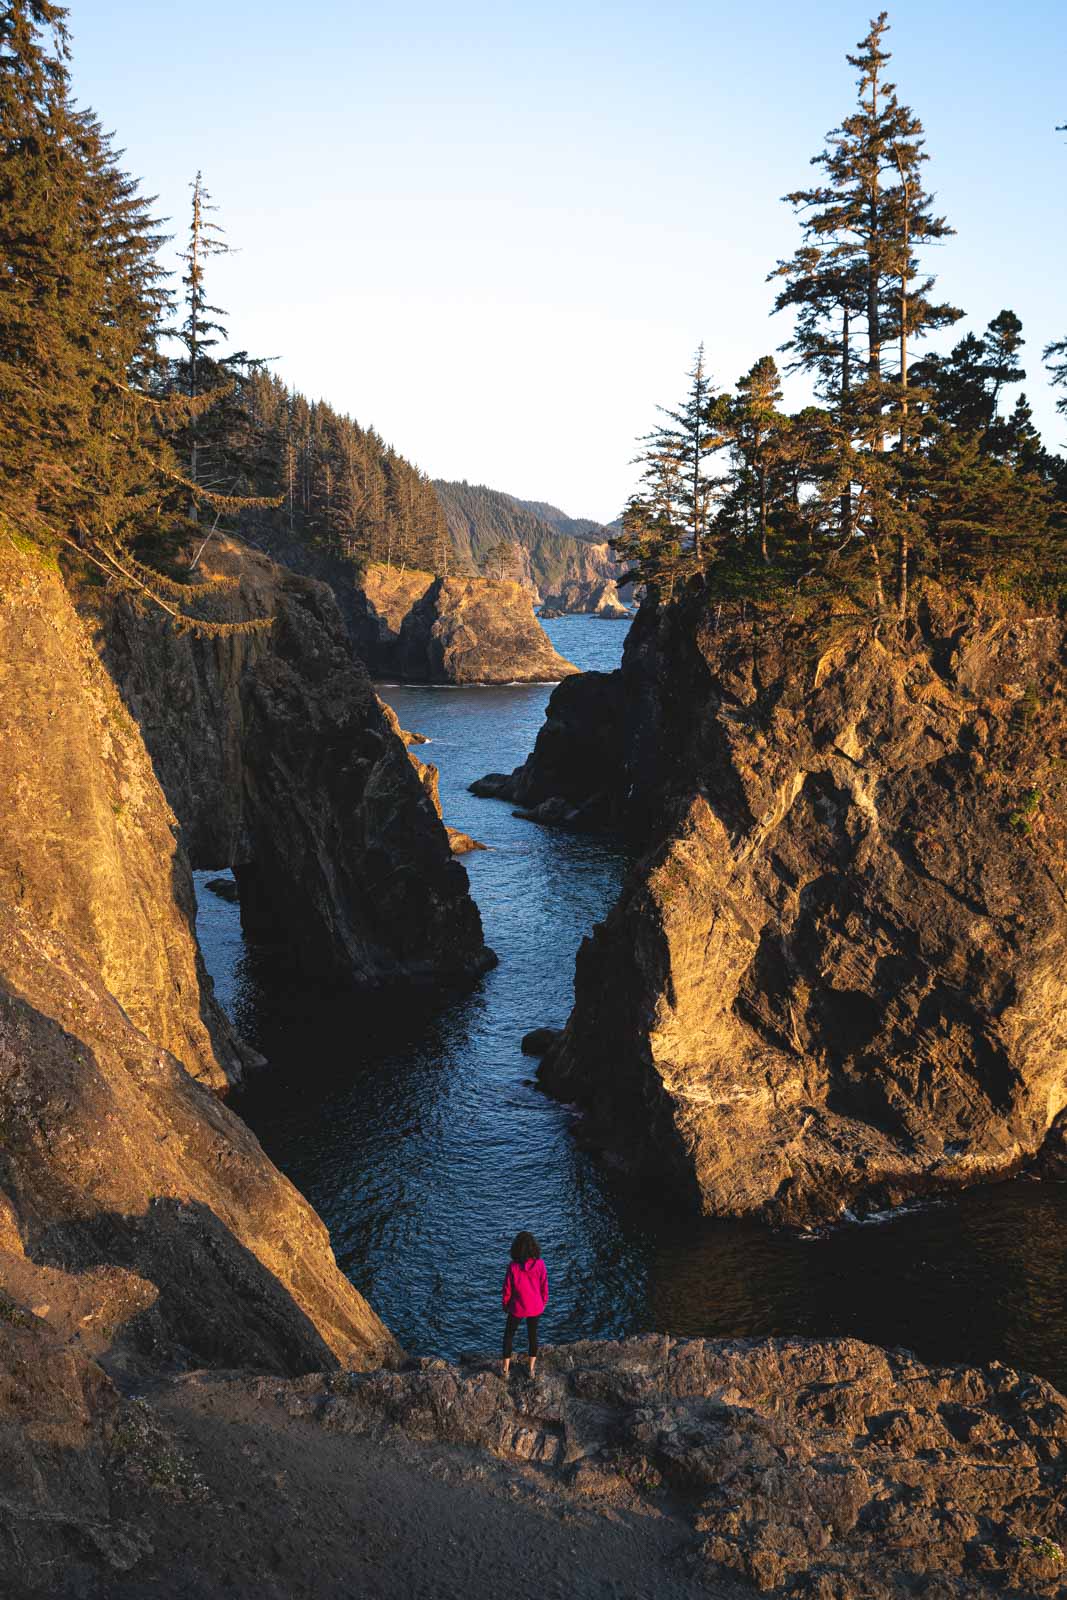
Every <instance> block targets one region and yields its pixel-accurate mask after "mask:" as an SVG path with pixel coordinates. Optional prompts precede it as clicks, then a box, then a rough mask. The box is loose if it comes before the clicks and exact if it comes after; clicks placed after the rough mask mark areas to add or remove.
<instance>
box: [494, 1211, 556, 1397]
mask: <svg viewBox="0 0 1067 1600" xmlns="http://www.w3.org/2000/svg"><path fill="white" fill-rule="evenodd" d="M501 1304H502V1305H503V1307H504V1310H505V1311H506V1312H507V1314H508V1320H507V1322H506V1323H505V1324H504V1377H505V1378H506V1377H507V1375H508V1372H509V1371H510V1370H511V1347H512V1345H513V1344H514V1343H515V1329H516V1328H517V1327H518V1326H519V1323H520V1322H522V1321H523V1320H524V1319H525V1322H526V1338H527V1340H528V1341H529V1345H530V1377H531V1378H533V1377H535V1376H536V1373H537V1323H538V1319H539V1317H540V1315H541V1313H542V1311H543V1310H544V1309H545V1307H546V1306H547V1304H548V1272H547V1270H546V1268H545V1264H544V1262H543V1261H542V1260H541V1246H540V1245H539V1244H538V1242H537V1240H536V1239H535V1238H534V1236H533V1234H532V1233H517V1234H516V1235H515V1238H514V1240H513V1241H512V1245H511V1260H510V1262H509V1263H508V1270H507V1272H506V1273H505V1274H504V1293H503V1295H502V1296H501Z"/></svg>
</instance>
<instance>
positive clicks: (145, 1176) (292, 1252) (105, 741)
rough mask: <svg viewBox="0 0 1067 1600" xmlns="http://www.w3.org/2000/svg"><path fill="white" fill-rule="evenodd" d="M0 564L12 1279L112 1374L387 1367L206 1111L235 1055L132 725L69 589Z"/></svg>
mask: <svg viewBox="0 0 1067 1600" xmlns="http://www.w3.org/2000/svg"><path fill="white" fill-rule="evenodd" d="M7 550H8V553H7V554H4V553H2V552H0V666H2V672H3V678H2V682H0V696H2V704H3V710H4V717H5V725H4V738H3V742H2V758H0V759H2V761H3V764H4V765H3V780H4V781H3V792H4V802H5V803H4V805H3V807H0V884H2V894H0V1284H3V1285H6V1286H7V1288H8V1289H9V1291H10V1292H11V1293H12V1294H13V1295H14V1296H15V1298H16V1299H17V1300H19V1301H21V1302H22V1303H24V1304H25V1305H28V1306H30V1307H33V1308H36V1309H38V1310H39V1311H40V1314H41V1316H42V1317H44V1318H45V1319H46V1320H47V1321H48V1322H49V1324H50V1326H51V1327H52V1328H53V1330H54V1331H55V1332H56V1333H57V1334H59V1335H60V1336H61V1337H63V1338H65V1339H68V1340H75V1341H77V1344H78V1346H79V1348H82V1349H88V1350H91V1351H92V1352H93V1353H96V1354H100V1355H104V1354H107V1355H108V1356H109V1358H110V1359H112V1360H114V1361H116V1362H121V1361H123V1360H131V1361H146V1360H150V1361H151V1362H152V1363H153V1364H175V1363H177V1364H183V1363H188V1362H191V1363H193V1364H196V1365H225V1366H234V1365H242V1366H243V1365H245V1364H246V1363H250V1364H252V1365H253V1366H256V1367H259V1368H261V1369H264V1370H267V1371H274V1372H299V1371H308V1370H311V1369H313V1368H318V1367H321V1366H322V1365H323V1364H324V1363H325V1364H327V1365H332V1364H333V1363H334V1362H336V1361H337V1360H343V1361H344V1362H345V1363H346V1364H347V1363H349V1362H353V1363H355V1364H357V1365H358V1364H363V1363H365V1362H367V1361H371V1360H374V1359H376V1358H377V1357H378V1356H379V1355H380V1354H381V1353H382V1352H383V1351H385V1350H389V1349H391V1348H392V1347H393V1345H392V1340H391V1338H390V1336H389V1334H388V1333H387V1331H386V1330H385V1328H384V1327H383V1326H382V1324H381V1323H380V1322H379V1320H378V1318H377V1317H376V1316H375V1315H374V1313H373V1312H372V1311H371V1310H370V1308H369V1306H368V1305H367V1304H366V1302H365V1301H364V1300H363V1298H362V1297H361V1296H360V1295H359V1294H358V1293H357V1292H356V1290H355V1289H353V1288H352V1286H351V1285H350V1284H349V1283H348V1282H347V1280H346V1279H345V1278H344V1277H343V1276H342V1275H341V1273H340V1272H339V1271H338V1269H337V1266H336V1263H335V1262H334V1258H333V1254H332V1252H331V1250H330V1245H329V1239H328V1237H327V1234H326V1229H325V1228H324V1226H323V1224H322V1223H321V1222H320V1221H319V1219H318V1217H317V1216H316V1215H315V1213H314V1212H313V1211H312V1210H311V1208H310V1206H308V1205H307V1203H306V1202H305V1201H304V1200H303V1199H302V1198H301V1196H300V1195H299V1194H298V1193H297V1192H296V1190H295V1189H294V1188H293V1187H292V1185H291V1184H289V1183H288V1181H287V1180H286V1179H285V1178H283V1177H282V1175H281V1174H280V1173H279V1172H278V1171H277V1170H276V1169H275V1168H274V1167H273V1166H272V1165H271V1163H270V1162H269V1161H268V1160H267V1158H266V1156H265V1155H264V1154H263V1151H262V1150H261V1148H260V1146H259V1144H258V1142H257V1140H256V1139H255V1138H254V1136H253V1135H252V1134H251V1133H250V1132H249V1130H248V1129H247V1128H246V1127H245V1126H244V1124H243V1123H242V1122H240V1121H239V1119H238V1118H237V1117H235V1116H234V1115H233V1114H232V1113H231V1112H230V1111H229V1110H227V1108H226V1107H225V1106H224V1105H223V1104H222V1103H221V1102H220V1101H219V1099H218V1097H217V1095H216V1094H215V1093H214V1092H212V1090H213V1088H217V1087H221V1086H224V1085H225V1083H226V1082H227V1079H228V1078H229V1077H230V1076H232V1059H233V1053H234V1050H235V1044H234V1041H233V1039H232V1036H231V1035H230V1033H229V1031H228V1029H227V1028H226V1026H225V1023H224V1020H223V1019H222V1018H221V1014H220V1013H218V1012H217V1010H216V1008H215V1006H214V1002H213V1001H212V999H211V997H210V991H209V989H208V988H207V987H206V983H205V980H204V977H203V974H202V972H201V971H200V970H199V968H198V964H197V958H196V946H195V942H194V939H193V934H192V926H191V894H190V884H189V868H188V864H187V861H186V859H185V856H184V853H183V851H182V850H181V847H180V845H179V844H178V843H177V842H176V840H175V837H174V832H173V821H174V819H173V816H172V813H171V812H170V809H169V807H168V805H167V803H166V801H165V799H164V796H163V794H162V791H161V789H160V787H159V785H158V783H157V781H156V779H155V776H154V774H153V771H152V766H151V763H150V761H149V758H148V755H147V752H146V750H145V748H144V745H143V744H142V742H141V740H140V737H139V734H138V731H137V728H136V726H135V724H134V722H133V720H132V718H131V717H130V715H129V713H128V712H127V710H126V709H125V707H124V706H123V704H122V702H121V700H120V698H119V696H118V694H117V693H116V691H115V689H114V686H113V685H112V684H111V683H110V681H109V680H108V678H107V676H106V674H105V672H104V670H103V668H102V666H101V664H100V662H99V660H98V658H97V656H96V653H95V651H94V650H93V649H92V647H91V645H90V644H89V641H88V639H87V637H86V634H85V630H84V627H83V625H82V623H81V621H80V619H79V617H78V616H77V615H76V613H75V611H74V608H73V606H72V605H71V603H70V600H69V598H68V595H67V592H66V589H65V587H64V585H63V582H62V580H61V578H60V576H59V573H58V572H57V571H55V570H54V569H50V568H49V567H48V566H46V565H44V564H43V563H42V562H41V560H40V558H39V557H38V556H36V555H34V554H32V553H26V554H18V553H16V552H14V551H13V550H12V548H11V547H10V546H8V547H7ZM405 766H406V763H405ZM216 1040H217V1041H218V1044H217V1045H216ZM194 1074H195V1076H194ZM198 1079H199V1080H200V1081H197V1080H198ZM209 1086H211V1087H209Z"/></svg>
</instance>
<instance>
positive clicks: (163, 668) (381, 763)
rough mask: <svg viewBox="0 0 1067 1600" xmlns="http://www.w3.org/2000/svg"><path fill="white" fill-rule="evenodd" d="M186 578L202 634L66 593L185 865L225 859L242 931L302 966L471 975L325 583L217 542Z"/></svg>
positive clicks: (450, 894)
mask: <svg viewBox="0 0 1067 1600" xmlns="http://www.w3.org/2000/svg"><path fill="white" fill-rule="evenodd" d="M200 580H201V581H200V584H199V588H198V591H197V593H196V598H195V603H194V609H195V611H196V613H197V614H198V615H202V616H203V618H204V620H205V623H206V628H205V630H204V633H203V636H200V635H198V633H197V631H196V629H195V627H194V628H193V629H185V630H178V629H176V628H175V627H174V625H173V622H172V621H171V619H170V618H168V617H167V616H165V615H164V614H162V613H161V612H159V611H158V610H153V609H152V608H151V607H148V606H146V605H145V604H143V603H142V601H141V600H139V599H138V598H137V597H136V596H135V595H119V596H117V597H114V596H111V595H106V596H100V595H99V594H98V593H97V592H95V591H87V592H86V593H85V594H83V596H82V604H83V609H85V610H86V611H87V613H91V615H92V617H93V619H94V621H95V623H96V625H97V628H98V632H99V637H100V640H101V648H102V652H103V657H104V660H105V662H106V664H107V666H108V670H109V672H110V673H111V675H112V677H113V678H114V680H115V682H116V683H117V684H118V685H119V687H120V688H121V690H122V694H123V696H124V698H125V700H126V703H127V705H128V706H129V707H130V709H131V710H132V711H133V713H134V715H135V717H136V719H137V721H138V723H139V724H140V727H141V728H142V730H143V733H144V738H145V742H146V744H147V746H148V749H149V752H150V754H151V756H152V759H153V762H154V764H155V768H156V771H157V773H158V776H159V779H160V782H161V783H162V785H163V788H164V791H165V792H166V794H167V797H168V799H169V800H170V802H171V804H172V805H173V807H174V810H175V812H176V814H177V816H178V819H179V821H180V823H181V826H182V836H183V841H184V843H185V845H186V848H187V850H188V852H189V855H190V857H191V859H192V862H193V865H194V866H197V867H209V868H218V867H226V866H231V867H233V869H234V874H235V876H236V878H237V880H238V883H239V886H240V892H241V912H242V918H243V920H244V922H245V925H246V927H247V928H248V929H249V931H250V932H251V933H253V934H254V935H256V936H259V937H263V938H266V939H269V940H272V941H275V942H278V941H282V942H284V943H285V944H287V946H288V947H289V949H290V951H291V952H292V956H293V959H295V960H296V961H297V962H298V963H299V964H301V965H302V966H304V967H306V968H307V969H309V970H310V971H312V972H313V973H315V974H316V975H317V976H332V977H333V978H334V979H335V980H336V981H340V982H355V983H378V982H382V981H391V980H393V979H411V978H418V979H427V978H428V979H442V980H451V979H455V978H460V979H462V978H468V977H471V976H473V975H475V974H477V973H479V972H481V971H484V970H485V968H486V967H487V966H489V965H491V963H492V959H493V958H492V956H491V954H490V953H489V952H488V951H487V950H486V949H485V946H484V943H483V939H482V930H481V921H480V918H479V916H478V912H477V908H476V907H475V905H474V903H473V901H472V900H471V898H470V895H469V892H468V884H467V878H466V874H465V872H464V871H463V868H462V867H461V866H460V865H459V863H457V862H455V861H453V860H452V858H451V853H450V850H449V844H448V839H447V836H446V834H445V830H444V828H443V827H442V826H441V822H440V818H439V816H438V815H437V813H436V812H435V809H434V806H433V804H432V803H431V801H430V799H429V798H428V797H427V795H426V794H425V792H424V790H423V788H422V785H421V784H420V783H419V781H418V779H417V777H416V774H415V773H414V772H413V770H412V768H411V765H410V763H409V762H408V760H407V756H406V753H405V748H404V745H403V743H402V741H401V740H400V739H399V738H397V737H396V735H395V734H394V732H393V731H392V730H391V728H390V727H389V725H388V723H387V721H386V719H385V716H384V715H383V712H382V709H381V706H380V704H379V702H378V700H377V697H376V696H375V694H374V691H373V689H372V687H371V685H370V682H369V680H368V678H367V675H366V672H365V671H364V669H363V667H362V665H361V663H360V662H359V661H358V660H357V659H356V658H355V657H354V655H353V652H352V647H351V644H350V642H349V640H348V637H347V636H346V633H345V629H344V625H343V623H342V620H341V617H340V614H339V612H338V610H337V606H336V604H335V602H334V600H333V597H332V594H331V593H330V591H329V589H328V588H327V587H326V586H325V585H324V584H322V583H319V582H317V581H315V580H313V579H310V578H305V577H300V576H297V575H296V574H294V573H291V572H289V571H287V570H286V569H285V568H283V567H279V566H277V565H276V564H275V563H274V562H272V561H270V560H269V559H268V558H267V557H266V556H264V555H262V554H260V553H259V552H257V551H254V550H252V549H250V548H249V547H248V546H247V545H245V544H242V543H238V542H235V541H232V540H228V539H218V538H217V539H215V540H213V541H212V542H211V544H210V545H209V546H208V548H207V550H206V551H205V553H204V557H203V559H202V562H201V573H200ZM258 618H265V619H268V621H269V626H268V627H265V628H260V627H257V626H256V625H255V622H256V619H258Z"/></svg>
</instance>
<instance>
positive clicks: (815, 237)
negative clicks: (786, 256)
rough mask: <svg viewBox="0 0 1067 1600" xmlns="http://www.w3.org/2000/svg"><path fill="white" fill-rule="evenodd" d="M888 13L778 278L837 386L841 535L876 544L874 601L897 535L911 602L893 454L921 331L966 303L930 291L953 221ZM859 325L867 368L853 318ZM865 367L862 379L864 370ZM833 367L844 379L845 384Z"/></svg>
mask: <svg viewBox="0 0 1067 1600" xmlns="http://www.w3.org/2000/svg"><path fill="white" fill-rule="evenodd" d="M887 28H888V22H887V18H886V14H885V12H882V13H881V14H880V15H879V16H878V17H877V18H876V19H875V20H874V21H873V22H872V23H871V27H870V32H869V33H868V34H867V36H866V38H864V39H863V40H862V41H861V42H860V44H859V46H858V53H857V54H856V55H849V56H848V58H847V59H848V61H849V63H850V65H852V66H853V67H855V68H856V69H857V71H858V74H859V77H858V82H857V101H858V104H857V108H856V110H855V111H854V112H853V113H852V114H851V115H850V116H848V117H846V118H845V119H844V121H843V122H842V124H841V126H840V127H839V128H835V129H833V130H832V131H831V132H830V134H828V136H827V145H826V148H825V149H824V150H823V151H822V152H821V153H820V154H819V155H817V156H816V157H815V158H814V164H815V165H816V166H819V167H821V168H822V170H823V175H824V177H823V182H822V183H820V184H818V185H816V186H815V187H814V188H810V189H804V190H796V191H794V192H793V193H792V194H790V195H787V196H786V199H787V200H788V201H789V202H790V203H791V204H792V205H793V207H794V209H795V210H797V211H798V212H800V213H801V214H802V218H803V221H802V226H803V229H804V243H803V246H802V248H801V250H800V251H799V252H798V253H797V255H796V256H795V257H794V258H793V260H792V261H790V262H783V263H779V267H778V269H777V273H778V274H779V275H781V276H784V277H785V278H786V280H787V286H786V288H785V289H784V290H783V291H782V292H781V294H780V295H779V297H778V303H777V304H778V308H781V309H785V308H787V307H796V308H797V310H798V317H797V333H796V334H795V336H794V339H793V340H792V341H790V348H791V349H792V350H793V352H794V355H795V358H796V363H797V364H798V365H800V366H802V367H804V368H805V369H807V370H810V371H813V372H814V373H815V374H816V375H817V376H818V378H819V379H820V381H821V383H822V385H823V388H824V392H826V391H827V390H829V391H830V398H831V401H832V408H833V410H834V411H835V413H836V423H837V426H836V429H835V437H836V446H835V448H836V454H837V461H836V463H835V468H834V471H833V472H832V473H831V474H829V480H828V481H829V482H830V483H832V484H833V486H834V488H835V490H836V495H837V501H838V505H839V508H840V524H839V526H840V533H841V542H842V544H844V543H847V542H848V541H850V540H852V539H853V538H854V537H856V536H857V535H862V537H863V538H864V540H865V543H866V547H867V549H868V550H869V552H870V555H871V558H872V561H873V569H874V579H875V598H876V603H877V604H878V605H879V606H881V605H882V604H883V603H884V596H883V585H882V575H881V557H880V550H881V547H882V545H883V544H885V543H886V542H887V540H888V538H889V537H891V536H892V535H894V534H895V536H896V538H897V543H898V592H899V597H900V604H901V606H902V607H903V606H904V605H905V604H906V593H907V562H908V541H907V528H908V524H909V518H908V515H907V507H906V506H904V505H901V504H899V503H895V500H894V497H895V495H896V494H897V492H898V487H899V483H898V479H899V473H898V471H897V467H896V464H895V463H894V462H892V461H891V460H887V459H884V456H883V452H884V447H885V444H886V440H887V435H888V434H889V432H890V430H891V428H892V429H893V431H895V433H896V436H897V440H898V443H899V446H900V449H901V451H903V450H904V449H905V448H906V446H907V444H908V441H909V439H911V438H913V437H914V436H915V433H916V431H917V423H916V420H915V418H914V416H913V409H914V408H913V407H912V405H911V397H910V395H909V359H910V348H911V343H912V341H913V340H915V339H917V338H920V337H922V335H923V334H925V333H928V332H930V331H931V330H933V329H935V328H939V327H943V326H945V325H946V324H948V323H950V322H952V321H954V320H956V318H957V317H958V315H959V312H957V311H956V310H955V308H953V307H951V306H947V305H939V304H936V303H935V302H934V301H933V300H932V299H931V297H930V295H931V290H932V288H933V282H934V280H933V278H932V277H930V276H928V275H924V274H923V273H922V271H921V270H920V266H919V262H918V259H917V256H916V251H917V250H918V249H920V248H921V247H922V246H923V245H926V244H928V243H930V242H932V241H934V240H938V239H942V238H945V237H946V236H947V235H948V234H950V233H951V231H952V230H951V229H950V227H949V226H948V224H947V222H946V221H945V219H944V218H943V217H940V216H937V215H936V214H935V213H934V210H933V199H932V196H931V195H929V194H928V193H927V192H926V190H925V189H924V187H923V184H922V173H921V169H922V166H923V163H925V161H926V160H927V155H926V152H925V149H924V141H923V138H922V133H923V129H922V124H921V122H920V121H919V119H918V118H917V117H916V116H915V115H914V113H913V112H912V111H911V110H910V109H909V108H908V107H906V106H904V105H902V104H901V103H900V101H899V100H898V98H897V92H896V87H895V85H894V84H892V83H891V82H889V81H888V80H887V78H886V73H885V68H886V65H887V63H888V61H889V59H890V57H889V53H888V51H887V50H885V48H884V41H885V33H886V31H887ZM856 315H858V316H859V317H860V320H861V335H862V341H863V344H864V351H863V361H862V368H860V366H859V361H858V359H857V355H856V353H855V350H854V331H853V330H854V323H853V318H854V317H855V316H856ZM890 342H892V343H894V344H895V345H896V348H897V370H896V373H895V374H894V373H892V371H889V372H887V371H886V370H885V367H886V362H885V355H884V351H885V347H886V345H887V344H888V343H890ZM860 371H862V377H860ZM835 373H836V379H835Z"/></svg>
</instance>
